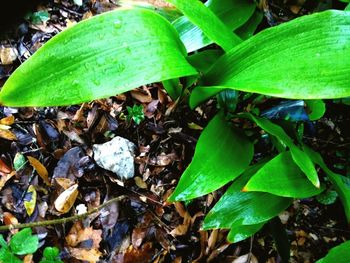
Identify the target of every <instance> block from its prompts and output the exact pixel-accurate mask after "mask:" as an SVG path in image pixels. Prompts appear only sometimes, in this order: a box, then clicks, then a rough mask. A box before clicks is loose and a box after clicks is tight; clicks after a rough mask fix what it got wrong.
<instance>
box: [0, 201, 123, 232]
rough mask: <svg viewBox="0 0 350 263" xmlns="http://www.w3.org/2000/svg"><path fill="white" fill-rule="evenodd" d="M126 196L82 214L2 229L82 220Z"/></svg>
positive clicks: (1, 227) (0, 229) (8, 227)
mask: <svg viewBox="0 0 350 263" xmlns="http://www.w3.org/2000/svg"><path fill="white" fill-rule="evenodd" d="M124 198H126V196H125V195H121V196H118V197H115V198H112V199H110V200H108V201H107V202H105V203H103V204H102V205H100V206H98V207H96V208H94V209H91V210H90V211H88V212H86V213H84V214H80V215H75V216H70V217H64V218H59V219H53V220H45V221H39V222H31V223H23V224H15V225H7V226H0V231H7V230H10V229H21V228H25V227H38V226H49V225H57V224H65V223H68V222H71V221H75V220H80V219H83V218H86V217H87V216H89V215H91V214H94V213H96V212H99V211H100V210H101V209H102V208H104V207H106V206H108V205H110V204H112V203H114V202H118V201H121V200H122V199H124Z"/></svg>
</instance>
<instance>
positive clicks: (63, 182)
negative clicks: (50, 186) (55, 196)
mask: <svg viewBox="0 0 350 263" xmlns="http://www.w3.org/2000/svg"><path fill="white" fill-rule="evenodd" d="M55 181H56V183H57V184H58V185H59V186H61V187H62V188H63V189H64V190H67V189H68V188H69V187H71V186H72V185H74V181H72V180H71V179H69V178H61V177H57V178H55Z"/></svg>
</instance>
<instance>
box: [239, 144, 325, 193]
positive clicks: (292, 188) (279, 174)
mask: <svg viewBox="0 0 350 263" xmlns="http://www.w3.org/2000/svg"><path fill="white" fill-rule="evenodd" d="M323 190H324V189H319V188H316V187H315V186H313V185H312V184H311V183H310V181H309V180H308V179H307V178H306V177H305V176H304V174H303V172H302V171H301V170H300V168H299V167H298V166H297V165H296V164H295V162H294V161H293V159H292V156H291V153H290V152H289V151H287V152H282V153H280V154H278V155H277V156H276V157H275V158H273V159H272V160H271V161H269V162H267V163H266V164H265V165H264V166H263V167H262V168H261V169H260V170H259V171H258V172H257V173H256V174H254V175H253V177H252V178H251V179H250V180H249V182H248V183H247V185H246V186H245V187H244V190H243V191H247V192H248V191H260V192H267V193H271V194H275V195H278V196H284V197H293V198H308V197H311V196H314V195H318V194H320V193H321V192H322V191H323Z"/></svg>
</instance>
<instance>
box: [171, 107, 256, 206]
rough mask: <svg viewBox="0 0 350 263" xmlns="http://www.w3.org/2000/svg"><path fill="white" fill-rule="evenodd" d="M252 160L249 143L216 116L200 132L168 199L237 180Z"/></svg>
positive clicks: (190, 195)
mask: <svg viewBox="0 0 350 263" xmlns="http://www.w3.org/2000/svg"><path fill="white" fill-rule="evenodd" d="M252 158H253V144H252V143H251V142H250V141H249V140H248V138H247V137H246V136H245V135H244V134H241V133H240V131H239V130H237V129H235V128H234V127H232V126H231V124H230V123H229V122H227V121H226V120H225V117H224V115H223V114H222V112H220V113H218V114H217V115H216V116H215V117H214V118H213V119H212V120H211V121H210V122H209V124H208V126H207V127H206V128H205V129H204V130H203V132H202V134H201V136H200V138H199V140H198V143H197V146H196V151H195V154H194V157H193V160H192V162H191V163H190V165H189V166H188V167H187V169H186V170H185V172H184V173H183V175H182V176H181V179H180V181H179V183H178V185H177V187H176V189H175V191H174V193H173V194H172V196H171V197H170V200H171V201H179V200H189V199H193V198H196V197H199V196H202V195H205V194H208V193H210V192H212V191H214V190H216V189H218V188H220V187H222V186H224V185H225V184H226V183H228V182H230V181H232V180H234V179H235V178H236V177H238V176H239V175H240V174H241V173H242V172H243V171H244V170H245V169H246V168H247V167H248V165H249V163H250V162H251V160H252Z"/></svg>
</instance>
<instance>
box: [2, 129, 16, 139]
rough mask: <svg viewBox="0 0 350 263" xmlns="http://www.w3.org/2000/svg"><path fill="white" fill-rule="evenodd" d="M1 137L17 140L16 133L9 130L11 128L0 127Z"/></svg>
mask: <svg viewBox="0 0 350 263" xmlns="http://www.w3.org/2000/svg"><path fill="white" fill-rule="evenodd" d="M0 137H1V138H3V139H6V140H9V141H15V140H17V137H16V135H15V134H14V133H13V132H12V131H9V130H3V129H0Z"/></svg>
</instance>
